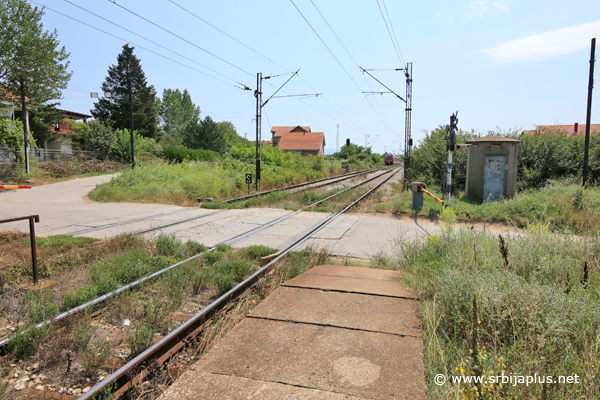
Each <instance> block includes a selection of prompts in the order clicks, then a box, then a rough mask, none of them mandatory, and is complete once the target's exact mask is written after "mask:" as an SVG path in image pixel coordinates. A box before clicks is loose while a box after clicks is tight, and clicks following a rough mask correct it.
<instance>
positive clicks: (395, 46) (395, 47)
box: [377, 0, 405, 68]
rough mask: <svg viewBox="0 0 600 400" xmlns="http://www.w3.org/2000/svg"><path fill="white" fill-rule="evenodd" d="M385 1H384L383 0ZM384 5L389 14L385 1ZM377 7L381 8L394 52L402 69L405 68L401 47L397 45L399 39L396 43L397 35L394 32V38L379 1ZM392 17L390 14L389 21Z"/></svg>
mask: <svg viewBox="0 0 600 400" xmlns="http://www.w3.org/2000/svg"><path fill="white" fill-rule="evenodd" d="M382 1H383V0H382ZM383 5H384V7H385V12H386V14H387V7H386V6H385V1H383ZM377 7H379V12H380V13H381V18H383V23H384V24H385V28H386V29H387V31H388V34H389V36H390V40H391V41H392V46H394V51H395V52H396V55H397V56H398V61H400V63H401V64H402V68H404V66H405V65H404V61H403V59H402V53H401V52H400V46H399V45H398V44H397V41H398V40H397V39H396V41H394V36H395V35H396V33H395V32H394V36H392V32H391V31H390V27H388V22H387V20H386V19H385V16H384V15H383V10H382V9H381V5H380V4H379V0H377ZM389 17H390V15H389V14H388V19H389ZM390 25H392V20H391V19H390ZM393 29H394V27H393V26H392V30H393Z"/></svg>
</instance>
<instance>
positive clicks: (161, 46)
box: [65, 0, 239, 84]
mask: <svg viewBox="0 0 600 400" xmlns="http://www.w3.org/2000/svg"><path fill="white" fill-rule="evenodd" d="M65 1H66V2H67V3H69V4H71V5H73V6H75V7H77V8H79V9H81V10H83V11H85V12H87V13H89V14H92V15H94V16H96V17H98V18H100V19H102V20H104V21H106V22H108V23H110V24H113V25H115V26H117V27H119V28H121V29H123V30H125V31H127V32H129V33H133V34H134V35H136V36H138V37H140V38H142V39H144V40H147V41H148V42H150V43H152V44H154V45H156V46H158V47H160V48H162V49H165V50H167V51H170V52H171V53H173V54H175V55H178V56H179V57H181V58H184V59H186V60H188V61H191V62H193V63H194V64H198V65H199V66H201V67H203V68H206V69H207V70H209V71H211V72H214V73H216V74H217V75H221V76H222V77H224V78H226V79H229V80H231V81H233V82H235V83H238V84H239V82H237V81H236V80H235V79H232V78H230V77H228V76H226V75H223V74H222V73H220V72H219V71H215V70H214V69H212V68H209V67H207V66H206V65H203V64H200V63H199V62H197V61H194V60H192V59H191V58H189V57H186V56H184V55H182V54H179V53H177V52H176V51H173V50H171V49H169V48H168V47H166V46H163V45H161V44H159V43H156V42H155V41H152V40H150V39H148V38H147V37H145V36H142V35H140V34H138V33H135V32H134V31H132V30H130V29H127V28H125V27H124V26H121V25H119V24H117V23H115V22H113V21H111V20H109V19H106V18H104V17H102V16H100V15H98V14H96V13H94V12H92V11H90V10H87V9H85V8H83V7H81V6H80V5H77V4H75V3H72V2H71V1H69V0H65Z"/></svg>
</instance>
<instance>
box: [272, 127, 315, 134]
mask: <svg viewBox="0 0 600 400" xmlns="http://www.w3.org/2000/svg"><path fill="white" fill-rule="evenodd" d="M297 128H300V129H297ZM296 129H297V130H296ZM294 130H296V132H302V130H304V132H310V126H300V125H297V126H274V127H272V128H271V132H272V133H273V136H281V134H283V133H290V132H292V131H294Z"/></svg>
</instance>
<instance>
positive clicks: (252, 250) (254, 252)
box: [244, 245, 279, 260]
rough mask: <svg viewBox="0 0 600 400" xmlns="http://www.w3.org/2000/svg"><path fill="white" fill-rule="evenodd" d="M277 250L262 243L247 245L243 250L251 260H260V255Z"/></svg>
mask: <svg viewBox="0 0 600 400" xmlns="http://www.w3.org/2000/svg"><path fill="white" fill-rule="evenodd" d="M278 251H279V250H278V249H274V248H271V247H267V246H263V245H255V246H248V247H246V248H245V249H244V252H245V253H246V254H247V255H248V257H250V258H251V259H253V260H260V259H261V258H262V257H266V256H268V255H271V254H274V253H277V252H278Z"/></svg>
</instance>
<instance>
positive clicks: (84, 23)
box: [31, 0, 245, 89]
mask: <svg viewBox="0 0 600 400" xmlns="http://www.w3.org/2000/svg"><path fill="white" fill-rule="evenodd" d="M31 3H34V4H37V5H39V6H41V7H44V8H45V9H47V10H50V11H52V12H55V13H57V14H60V15H62V16H63V17H66V18H69V19H72V20H73V21H76V22H79V23H80V24H82V25H85V26H87V27H90V28H92V29H95V30H97V31H99V32H102V33H104V34H106V35H109V36H112V37H114V38H116V39H119V40H121V41H123V42H125V43H131V44H132V45H134V46H136V47H139V48H140V49H143V50H146V51H148V52H150V53H152V54H155V55H157V56H159V57H162V58H164V59H166V60H169V61H172V62H174V63H176V64H179V65H181V66H184V67H186V68H189V69H191V70H193V71H196V72H199V73H201V74H203V75H206V76H208V77H211V78H213V79H216V80H218V81H221V82H223V83H225V84H227V85H230V86H233V87H236V88H238V89H244V88H242V87H239V86H237V85H234V84H232V83H230V82H227V81H224V80H223V79H220V78H217V77H216V76H212V75H210V74H207V73H206V72H204V71H200V70H198V69H196V68H193V67H190V66H189V65H186V64H183V63H181V62H179V61H176V60H173V59H172V58H169V57H167V56H164V55H162V54H159V53H157V52H155V51H153V50H150V49H148V48H146V47H143V46H140V45H137V44H135V43H133V42H132V41H130V40H126V39H123V38H121V37H119V36H116V35H113V34H112V33H109V32H106V31H104V30H102V29H100V28H96V27H95V26H93V25H90V24H88V23H86V22H83V21H80V20H78V19H77V18H73V17H71V16H69V15H67V14H63V13H61V12H60V11H56V10H54V9H52V8H50V7H48V6H45V5H43V4H40V3H38V2H36V1H33V0H31ZM244 86H245V85H244Z"/></svg>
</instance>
